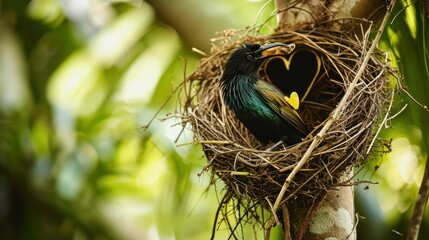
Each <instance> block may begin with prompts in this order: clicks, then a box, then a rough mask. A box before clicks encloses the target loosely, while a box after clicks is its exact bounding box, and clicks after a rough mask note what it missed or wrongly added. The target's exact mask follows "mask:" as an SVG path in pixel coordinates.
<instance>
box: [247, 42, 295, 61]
mask: <svg viewBox="0 0 429 240" xmlns="http://www.w3.org/2000/svg"><path fill="white" fill-rule="evenodd" d="M294 48H295V44H285V43H270V44H266V45H264V46H262V47H261V48H259V49H258V50H257V51H256V52H255V53H256V54H257V55H259V54H260V57H259V59H263V58H268V57H272V56H279V55H284V54H287V53H290V52H292V51H293V49H294Z"/></svg>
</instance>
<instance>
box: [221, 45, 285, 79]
mask: <svg viewBox="0 0 429 240" xmlns="http://www.w3.org/2000/svg"><path fill="white" fill-rule="evenodd" d="M290 48H291V45H288V44H284V43H270V44H266V45H263V46H261V45H259V44H253V43H245V44H243V45H242V46H241V47H239V48H238V49H236V50H235V51H234V52H233V53H232V54H231V55H230V56H229V58H228V60H227V62H226V64H225V72H226V73H231V74H246V75H252V74H256V73H257V72H258V69H259V67H260V66H261V65H262V63H263V62H264V59H266V58H269V57H273V56H279V55H283V54H284V53H285V52H287V51H290Z"/></svg>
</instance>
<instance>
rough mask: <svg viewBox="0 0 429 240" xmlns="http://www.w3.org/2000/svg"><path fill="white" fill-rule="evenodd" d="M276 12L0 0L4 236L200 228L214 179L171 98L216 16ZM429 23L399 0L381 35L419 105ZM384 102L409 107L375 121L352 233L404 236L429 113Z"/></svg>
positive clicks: (254, 6)
mask: <svg viewBox="0 0 429 240" xmlns="http://www.w3.org/2000/svg"><path fill="white" fill-rule="evenodd" d="M405 6H407V7H406V8H405ZM273 14H274V2H273V1H267V0H235V1H228V0H213V1H201V0H181V1H171V0H148V1H140V0H31V1H30V0H27V1H25V0H1V1H0V238H1V239H150V240H152V239H154V240H156V239H190V240H192V239H195V240H197V239H208V238H209V237H210V235H211V229H212V225H213V220H214V215H215V212H216V208H217V204H218V202H219V198H220V196H222V193H223V192H222V187H223V186H222V183H216V185H215V187H211V188H210V189H207V186H208V185H209V183H210V176H209V175H208V174H207V173H205V172H203V171H202V168H203V167H204V165H205V164H206V160H205V159H204V157H203V153H202V151H201V149H200V147H199V146H194V145H192V144H187V143H190V142H192V133H191V131H190V129H189V128H186V130H185V131H184V133H183V134H181V135H180V137H179V138H178V139H177V137H178V136H179V133H180V132H181V130H182V127H181V126H180V124H178V123H179V121H178V120H175V119H174V118H171V117H168V116H174V115H175V114H177V111H176V110H177V109H178V100H177V96H173V97H172V98H171V99H170V101H167V100H168V98H169V96H170V95H171V93H172V91H173V90H174V89H175V87H177V86H178V85H179V84H180V83H181V82H182V81H183V79H184V77H185V76H187V75H189V74H190V73H191V72H192V71H193V70H194V69H195V68H196V64H197V61H198V59H200V58H201V57H202V56H201V54H198V53H196V52H195V51H192V48H196V49H198V50H199V51H200V52H204V53H209V51H210V39H213V38H216V37H218V36H219V35H217V34H216V33H217V32H222V31H223V30H225V29H244V28H246V27H248V26H258V29H260V32H259V33H262V34H268V33H270V32H272V31H273V28H274V27H275V18H273ZM259 26H261V27H260V28H259ZM428 32H429V28H428V20H427V19H425V18H424V13H423V1H418V2H417V3H414V4H413V3H412V2H411V1H410V0H406V1H405V0H403V1H398V4H397V6H396V8H395V11H394V14H393V15H392V21H391V22H390V23H389V27H388V29H387V30H386V31H385V33H384V36H383V40H382V42H381V43H380V47H381V48H383V49H385V50H386V51H388V52H389V57H390V58H391V60H392V64H393V65H394V66H396V67H398V68H399V69H400V71H401V72H402V73H403V76H404V82H405V83H406V85H407V86H408V90H409V92H410V93H411V94H412V96H413V97H414V98H416V99H417V100H418V101H420V102H421V103H422V104H424V105H429V95H428V91H429V67H428V65H429V57H428V56H429V50H428V45H429V33H428ZM251 34H252V33H251ZM164 104H165V106H164V107H163V108H162V110H161V112H160V113H159V114H158V115H157V118H156V119H155V121H153V123H152V125H151V126H150V128H148V129H147V130H145V131H144V130H143V128H142V126H144V125H146V124H148V123H149V121H150V120H151V118H152V117H153V116H154V115H155V114H156V113H157V111H158V110H159V109H160V107H161V106H162V105H164ZM394 105H395V106H394V107H393V109H392V113H391V114H392V115H393V114H395V113H397V112H399V111H400V110H401V109H402V108H403V107H404V106H407V107H406V108H405V110H404V111H402V113H401V114H400V115H399V116H397V117H396V118H395V119H393V120H389V121H388V130H386V131H383V132H382V136H383V137H384V138H385V139H387V140H391V141H392V149H393V151H392V152H391V153H390V154H388V155H375V156H373V159H372V160H371V163H370V164H369V165H368V166H367V167H366V168H365V169H364V170H363V171H361V173H360V175H359V176H358V179H360V180H366V181H371V182H377V183H378V184H362V185H360V186H359V187H356V206H357V213H358V214H359V216H360V217H359V225H358V238H359V239H403V236H402V234H404V233H406V229H407V227H408V222H409V218H410V216H411V212H412V209H413V203H414V201H415V198H416V195H417V192H418V186H419V184H420V181H421V178H422V175H423V169H424V165H425V160H426V156H427V154H428V147H429V137H428V136H429V113H428V112H427V111H425V110H424V109H423V108H421V107H419V106H418V105H417V104H415V103H414V102H413V101H411V100H410V98H409V97H408V96H407V95H406V94H404V93H403V92H398V93H397V94H396V101H395V104H394ZM168 114H170V115H168ZM428 218H429V211H426V214H425V220H424V221H423V225H422V232H421V239H424V237H425V236H426V237H427V236H429V222H428ZM252 232H253V231H252ZM216 236H217V239H226V238H227V237H228V232H227V231H226V230H225V227H224V226H223V227H222V226H220V229H219V232H218V233H217V235H216ZM261 236H262V235H256V236H255V235H253V234H250V235H249V237H248V238H246V239H258V238H261Z"/></svg>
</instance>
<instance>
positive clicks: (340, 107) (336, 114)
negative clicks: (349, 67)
mask: <svg viewBox="0 0 429 240" xmlns="http://www.w3.org/2000/svg"><path fill="white" fill-rule="evenodd" d="M395 3H396V0H392V1H391V2H390V5H389V7H388V11H387V13H386V15H385V16H384V19H383V22H382V23H381V25H380V28H379V30H378V32H377V35H376V36H375V39H374V41H373V42H372V44H371V47H370V48H369V49H368V51H367V53H366V55H365V57H364V58H363V61H362V63H361V64H360V65H361V67H360V68H359V70H358V72H357V73H356V76H355V77H354V79H353V81H352V82H351V83H350V86H349V88H348V89H347V91H346V92H345V94H344V96H343V98H342V99H341V101H340V103H339V104H338V106H337V108H336V109H335V110H334V112H333V114H332V115H331V116H330V118H329V119H328V121H327V122H326V124H325V126H324V127H323V128H322V129H321V130H320V132H319V133H318V134H317V135H316V136H315V137H314V139H313V141H312V143H311V145H310V147H309V148H308V149H307V151H306V152H305V154H304V156H303V157H302V158H301V160H300V161H299V162H298V164H297V166H296V167H295V168H294V169H293V170H292V172H291V173H290V174H289V176H288V177H287V179H286V180H285V182H284V184H283V186H282V189H281V190H280V193H279V195H278V196H277V199H276V201H275V203H274V207H273V214H274V215H275V214H276V212H277V210H278V208H279V206H280V204H281V201H282V199H283V196H284V194H285V193H286V190H287V189H288V187H289V185H290V183H291V182H292V180H293V178H294V177H295V175H296V174H297V173H298V172H299V170H300V169H301V168H302V167H303V166H304V164H305V163H307V162H308V161H309V159H310V156H311V154H312V153H313V151H314V149H315V148H316V147H317V146H318V145H319V144H320V142H321V141H322V140H323V138H324V136H325V134H326V132H327V131H328V129H329V128H330V127H331V126H332V124H333V123H334V122H335V121H336V120H337V119H338V117H339V116H340V114H341V113H342V112H343V110H344V109H345V106H346V103H347V101H348V100H349V97H350V95H351V94H352V91H353V90H354V88H355V87H356V85H357V83H358V81H359V79H361V76H362V74H363V72H364V70H365V67H366V66H367V64H368V61H369V59H370V58H371V54H372V53H373V52H374V50H375V48H376V47H377V45H378V42H379V41H380V38H381V35H382V33H383V30H384V28H385V27H386V24H387V21H388V19H389V16H390V13H391V12H392V8H393V6H394V5H395Z"/></svg>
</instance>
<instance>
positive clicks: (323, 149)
mask: <svg viewBox="0 0 429 240" xmlns="http://www.w3.org/2000/svg"><path fill="white" fill-rule="evenodd" d="M232 36H235V33H234V32H231V31H230V32H228V34H227V35H226V36H225V37H223V38H220V39H217V41H216V42H215V44H214V45H213V48H212V55H211V56H209V57H206V58H204V59H202V60H201V61H200V65H199V67H198V69H197V70H196V71H195V72H194V73H193V74H192V75H191V76H189V78H187V79H186V81H185V84H184V85H183V91H184V92H185V95H186V96H185V97H186V101H185V103H184V107H183V113H182V117H183V118H182V119H183V121H184V122H185V123H190V124H191V125H192V128H193V132H194V142H195V143H200V144H202V146H203V149H204V152H205V155H206V157H207V159H208V164H207V166H206V169H207V170H209V171H211V172H212V174H213V176H216V177H217V178H219V179H221V180H222V181H223V182H224V183H225V184H226V188H227V190H228V193H229V194H231V196H232V197H234V198H238V199H242V198H243V197H244V198H246V199H247V200H251V201H256V202H258V203H259V204H262V205H263V206H265V207H268V206H269V204H272V203H273V202H274V201H275V200H276V198H277V196H278V195H279V192H280V190H281V188H282V185H283V184H284V181H285V179H286V178H287V176H288V175H289V173H290V172H291V171H292V170H293V168H294V167H295V166H296V164H297V162H298V161H300V160H301V158H302V157H303V155H304V153H305V152H306V151H307V149H308V147H309V146H310V144H311V142H312V141H313V139H314V138H315V137H321V138H322V140H321V142H320V144H319V145H318V146H317V147H316V148H315V149H314V151H312V153H311V156H310V158H309V160H308V162H307V163H306V164H305V166H304V167H303V168H302V169H300V171H299V172H298V173H297V175H296V176H295V178H294V179H293V182H292V183H291V184H290V185H289V187H288V189H287V192H286V194H285V195H284V197H283V201H287V200H292V199H295V198H297V197H300V198H301V197H304V198H315V197H317V196H318V195H319V193H321V192H325V191H327V190H328V189H330V188H333V187H335V186H337V185H338V184H340V183H342V184H343V183H344V182H341V181H340V176H343V174H344V172H345V171H347V170H350V169H352V168H353V167H354V166H356V164H358V163H364V162H365V161H366V160H367V157H368V155H369V153H370V150H369V149H371V148H372V147H373V146H372V145H373V144H374V141H372V139H373V138H374V137H376V136H375V135H376V134H375V132H376V131H374V126H379V124H377V123H378V119H380V117H381V116H382V113H383V112H385V108H386V103H387V102H388V101H390V97H389V96H390V93H391V90H392V88H391V87H389V83H388V81H387V79H388V75H389V71H390V70H389V69H390V68H389V67H388V65H387V59H386V56H385V54H383V53H382V52H381V51H377V52H376V53H374V54H373V55H372V56H371V57H370V60H369V63H368V65H367V66H366V67H365V70H364V73H363V75H362V77H361V78H360V79H359V80H358V84H357V85H356V87H354V89H352V93H351V96H350V98H348V99H349V100H348V101H347V102H346V103H345V104H346V107H345V108H344V111H342V112H341V113H340V115H339V116H338V118H337V119H336V120H335V121H334V123H333V124H332V125H331V127H330V128H329V129H328V131H327V132H326V134H324V135H323V136H318V135H317V134H318V133H319V131H320V130H321V129H322V128H323V126H324V125H325V124H326V122H327V121H328V119H329V118H330V116H332V112H333V111H334V109H335V108H336V107H337V105H338V103H339V102H340V100H341V99H342V97H343V96H344V93H345V92H346V91H347V90H348V88H349V86H350V83H351V82H352V81H353V79H354V78H355V76H356V73H357V71H358V69H359V68H360V67H361V65H362V58H363V56H364V55H365V52H366V51H367V49H368V48H369V44H368V42H367V41H366V40H363V41H360V40H358V39H357V38H355V37H354V36H353V35H350V33H347V32H339V31H334V30H327V29H312V30H311V31H300V32H282V33H277V34H273V35H270V36H244V37H241V38H240V39H239V40H236V41H233V40H231V38H232ZM243 42H252V43H258V44H261V45H262V44H266V43H271V42H283V43H286V44H294V45H295V49H293V50H292V51H291V52H290V53H289V54H288V55H287V56H285V58H284V59H286V60H283V61H286V62H285V63H284V66H282V64H281V63H277V64H278V65H279V66H280V68H282V67H283V68H285V69H280V70H278V71H285V73H284V74H286V75H288V74H289V75H288V76H289V77H288V78H294V76H296V77H303V78H304V80H305V79H307V80H308V79H310V80H311V79H313V78H314V79H315V81H312V82H313V85H312V86H311V88H310V90H309V91H308V92H306V90H305V89H304V90H303V92H304V94H305V99H304V100H303V101H302V102H301V103H300V105H301V106H300V108H299V110H298V111H299V114H300V115H301V116H302V118H303V119H304V121H305V122H306V124H307V126H308V127H309V128H310V129H312V131H311V133H310V134H309V135H308V136H307V137H306V138H305V139H304V140H303V142H301V143H299V144H297V145H294V146H284V145H282V146H281V147H279V148H275V149H274V150H273V151H264V149H266V148H268V146H267V147H263V148H258V149H255V146H257V145H258V141H257V140H256V139H255V137H254V136H253V135H252V134H251V133H250V132H249V131H248V130H247V129H246V128H245V127H244V126H243V125H242V124H241V123H240V122H239V121H238V120H237V118H236V117H235V115H234V113H233V112H231V111H230V110H229V109H228V108H227V107H226V106H225V105H224V103H223V101H222V97H221V90H220V82H219V80H220V77H221V75H222V71H223V66H224V64H225V62H226V60H227V58H228V56H229V54H230V53H231V52H232V51H233V50H234V49H236V48H237V47H238V46H240V44H242V43H243ZM299 51H302V52H301V53H299ZM305 54H307V55H308V56H307V57H302V55H305ZM310 55H314V56H313V57H311V56H310ZM302 59H304V60H302ZM308 59H310V60H308ZM318 59H320V61H319V62H317V61H318ZM273 64H274V62H273ZM288 64H289V65H288ZM286 65H288V66H286ZM315 66H319V68H315ZM275 71H276V70H267V69H266V66H265V67H262V68H261V70H260V75H261V77H263V78H264V79H266V80H268V81H271V82H273V84H275V85H277V86H278V87H279V88H280V89H282V90H283V91H285V92H287V91H288V90H287V86H288V85H289V84H293V81H294V79H288V78H286V80H284V81H286V82H282V81H283V80H281V79H280V80H276V79H275V77H274V75H276V74H274V75H272V76H270V74H273V72H275ZM305 75H306V76H305ZM304 80H302V81H304ZM287 81H290V82H287ZM282 84H283V85H285V86H283V87H282ZM287 94H289V93H287Z"/></svg>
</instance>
